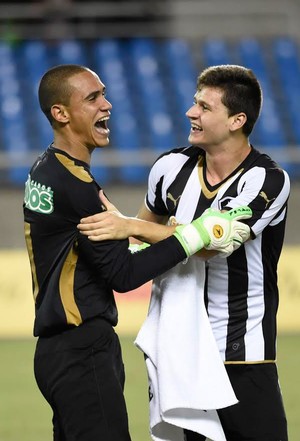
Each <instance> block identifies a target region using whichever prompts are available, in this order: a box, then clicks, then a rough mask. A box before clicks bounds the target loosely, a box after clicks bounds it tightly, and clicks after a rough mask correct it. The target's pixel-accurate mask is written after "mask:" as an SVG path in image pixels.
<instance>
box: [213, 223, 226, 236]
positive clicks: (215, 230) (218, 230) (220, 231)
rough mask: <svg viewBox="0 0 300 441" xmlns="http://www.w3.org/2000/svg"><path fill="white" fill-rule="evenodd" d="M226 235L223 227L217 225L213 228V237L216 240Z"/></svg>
mask: <svg viewBox="0 0 300 441" xmlns="http://www.w3.org/2000/svg"><path fill="white" fill-rule="evenodd" d="M223 234H224V230H223V228H222V227H221V225H219V224H216V225H214V226H213V235H214V236H215V238H216V239H220V238H221V237H222V236H223Z"/></svg>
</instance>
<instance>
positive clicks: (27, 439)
mask: <svg viewBox="0 0 300 441" xmlns="http://www.w3.org/2000/svg"><path fill="white" fill-rule="evenodd" d="M133 340H134V337H121V343H122V347H123V357H124V362H125V366H126V390H125V395H126V400H127V406H128V413H129V420H130V430H131V435H132V440H133V441H140V440H143V441H150V436H149V433H148V386H147V376H146V371H145V367H144V361H143V356H142V354H141V353H140V351H138V350H137V349H136V348H135V347H134V345H133ZM34 345H35V341H34V340H33V339H32V340H31V339H30V340H0V353H1V363H0V396H1V399H0V441H20V440H22V441H51V440H52V428H51V411H50V408H49V406H48V404H47V403H46V402H45V401H44V399H43V397H42V396H41V394H40V392H39V390H38V389H37V386H36V384H35V380H34V377H33V352H34ZM277 346H278V368H279V375H280V383H281V388H282V392H283V398H284V402H285V407H286V412H287V418H288V422H289V439H290V441H296V440H297V439H299V433H300V419H299V415H300V379H299V374H298V372H299V367H300V335H280V336H279V338H278V345H277Z"/></svg>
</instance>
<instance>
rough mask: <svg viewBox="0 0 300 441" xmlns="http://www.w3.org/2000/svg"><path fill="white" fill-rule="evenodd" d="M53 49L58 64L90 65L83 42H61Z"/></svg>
mask: <svg viewBox="0 0 300 441" xmlns="http://www.w3.org/2000/svg"><path fill="white" fill-rule="evenodd" d="M53 49H54V50H53V59H54V60H55V63H56V64H81V65H84V66H86V65H88V57H87V51H86V46H85V44H84V42H82V41H81V40H61V41H59V42H57V44H56V45H55V46H54V48H53Z"/></svg>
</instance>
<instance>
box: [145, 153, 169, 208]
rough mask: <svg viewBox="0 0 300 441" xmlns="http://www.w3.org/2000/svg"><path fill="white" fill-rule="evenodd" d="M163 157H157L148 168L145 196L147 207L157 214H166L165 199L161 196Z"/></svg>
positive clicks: (163, 177)
mask: <svg viewBox="0 0 300 441" xmlns="http://www.w3.org/2000/svg"><path fill="white" fill-rule="evenodd" d="M164 162H165V161H164V160H163V158H161V159H158V160H157V161H156V162H155V164H154V165H153V167H152V168H151V170H150V173H149V177H148V190H147V194H146V198H145V204H146V206H147V208H148V209H149V210H150V211H152V212H153V213H155V214H158V215H159V216H165V215H167V214H168V209H167V206H166V201H165V200H164V198H163V184H164V179H165V175H164V165H163V163H164Z"/></svg>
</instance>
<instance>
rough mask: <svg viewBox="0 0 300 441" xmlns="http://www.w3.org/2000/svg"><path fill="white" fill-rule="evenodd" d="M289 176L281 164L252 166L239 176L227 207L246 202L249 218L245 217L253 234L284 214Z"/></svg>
mask: <svg viewBox="0 0 300 441" xmlns="http://www.w3.org/2000/svg"><path fill="white" fill-rule="evenodd" d="M289 193H290V179H289V176H288V174H287V173H286V171H284V170H282V169H280V168H275V167H274V168H269V169H265V168H263V167H253V168H252V169H250V170H249V171H248V172H247V173H245V175H244V177H243V178H241V179H240V182H239V188H238V195H237V196H236V197H235V198H234V199H231V200H230V202H229V203H228V205H227V208H235V207H238V206H240V205H248V206H249V207H250V208H251V209H252V213H253V215H252V218H251V219H248V220H247V221H245V222H246V223H247V224H248V225H249V226H250V227H251V229H252V231H253V232H254V234H255V235H258V234H260V233H261V232H262V231H263V230H264V228H265V227H266V226H268V225H275V224H277V223H279V222H280V221H281V220H283V219H284V218H285V216H286V210H287V201H288V198H289Z"/></svg>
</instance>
